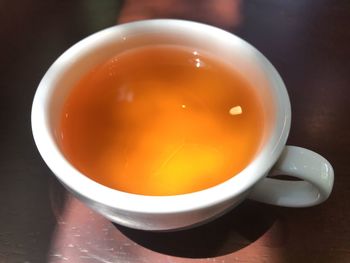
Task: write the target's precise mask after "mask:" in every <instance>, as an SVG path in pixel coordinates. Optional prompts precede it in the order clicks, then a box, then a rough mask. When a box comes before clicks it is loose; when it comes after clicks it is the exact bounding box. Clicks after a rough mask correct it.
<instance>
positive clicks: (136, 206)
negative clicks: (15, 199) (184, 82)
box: [31, 19, 291, 214]
mask: <svg viewBox="0 0 350 263" xmlns="http://www.w3.org/2000/svg"><path fill="white" fill-rule="evenodd" d="M157 26H167V27H178V26H182V27H196V28H200V29H202V30H205V31H211V32H212V33H213V34H218V35H224V36H225V37H226V38H227V39H228V41H230V40H232V41H240V42H241V43H242V44H243V45H244V46H245V47H246V48H248V49H250V50H252V51H253V52H254V55H256V56H257V57H256V58H257V60H258V61H259V64H260V65H261V67H262V68H263V69H264V70H265V71H266V72H268V74H269V76H271V77H272V78H273V79H274V83H275V85H273V87H271V89H272V93H273V95H274V97H275V98H276V102H277V103H276V111H277V113H278V114H277V115H276V121H275V122H276V125H274V128H273V132H272V133H273V137H274V138H270V140H269V141H268V142H267V143H266V145H264V147H263V150H262V151H261V152H260V153H259V154H258V156H257V157H256V158H255V159H254V160H253V161H252V162H251V163H250V164H249V165H248V166H247V167H246V168H245V169H244V170H242V171H241V172H240V173H238V174H237V175H235V176H233V177H232V178H231V179H229V180H227V181H225V182H223V183H220V184H218V185H215V186H213V187H211V188H208V189H204V190H201V191H198V192H192V193H187V194H181V195H174V196H145V195H139V194H132V193H126V192H122V191H119V190H115V189H111V188H108V187H106V186H104V185H101V184H99V183H97V182H95V181H93V180H91V179H90V178H88V177H87V176H85V175H83V174H82V173H81V172H79V171H78V170H77V169H75V168H74V167H73V166H72V165H71V164H70V163H69V162H68V161H67V160H66V159H65V157H64V155H63V154H62V153H61V151H60V149H59V147H58V146H57V145H56V143H55V139H54V136H53V134H52V131H51V129H50V126H49V122H48V112H47V111H46V110H45V109H47V103H48V100H49V97H50V95H52V91H53V85H50V84H52V83H53V81H54V78H55V77H54V76H55V75H57V73H59V72H60V71H62V70H63V69H64V67H65V63H64V62H65V61H67V60H69V59H72V57H74V56H75V54H77V52H78V51H80V50H81V49H83V48H87V47H89V46H92V45H96V40H98V39H102V40H103V39H104V38H105V37H108V36H110V35H113V34H118V33H120V32H126V31H130V30H133V29H134V28H139V27H157ZM290 123H291V108H290V101H289V97H288V93H287V90H286V87H285V85H284V83H283V81H282V79H281V77H280V75H279V74H278V72H277V70H276V69H275V68H274V66H273V65H272V64H271V63H270V62H269V61H268V60H267V58H266V57H265V56H264V55H263V54H262V53H260V52H259V51H258V50H257V49H256V48H255V47H253V46H252V45H251V44H249V43H248V42H246V41H244V40H243V39H241V38H239V37H238V36H236V35H234V34H232V33H229V32H227V31H225V30H222V29H219V28H216V27H214V26H210V25H207V24H203V23H198V22H193V21H186V20H178V19H150V20H142V21H137V22H131V23H126V24H121V25H115V26H112V27H109V28H107V29H104V30H102V31H99V32H97V33H94V34H92V35H90V36H88V37H86V38H84V39H83V40H81V41H79V42H78V43H76V44H75V45H73V46H72V47H70V48H69V49H68V50H67V51H65V52H64V53H63V54H62V55H61V56H60V57H59V58H58V59H57V60H56V61H55V62H54V63H53V64H52V65H51V67H50V68H49V69H48V71H47V72H46V74H45V75H44V77H43V78H42V80H41V82H40V83H39V86H38V88H37V91H36V93H35V96H34V100H33V105H32V112H31V124H32V133H33V137H34V141H35V143H36V146H37V148H38V150H39V152H40V154H41V156H42V158H43V159H44V161H45V163H46V164H47V165H48V167H49V168H50V169H51V171H52V172H53V173H54V174H55V175H56V177H57V178H58V180H59V181H61V183H62V184H63V185H65V186H66V187H67V188H69V189H70V190H72V192H73V194H75V195H77V196H79V197H81V198H83V199H85V200H88V201H90V202H91V201H93V202H95V203H96V204H100V205H103V206H108V207H109V208H112V209H114V210H123V211H129V212H135V213H148V214H159V213H168V214H169V213H174V214H175V213H179V212H186V211H190V210H198V209H201V208H203V207H208V206H213V205H216V204H219V203H222V202H225V201H226V200H229V199H232V198H234V197H236V196H239V195H240V194H242V193H244V192H246V191H248V190H249V189H250V188H251V187H252V186H253V185H254V184H255V183H256V182H257V181H259V180H260V179H261V178H262V177H263V176H264V175H265V174H266V173H267V172H268V171H269V169H270V168H271V167H272V165H273V164H274V163H275V162H276V161H277V159H278V157H279V156H280V154H281V152H282V150H283V148H284V146H285V143H286V140H287V137H288V134H289V129H290Z"/></svg>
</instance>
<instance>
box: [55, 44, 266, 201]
mask: <svg viewBox="0 0 350 263" xmlns="http://www.w3.org/2000/svg"><path fill="white" fill-rule="evenodd" d="M263 123H264V122H263V114H262V106H261V104H260V102H259V100H258V98H257V96H256V94H255V93H254V90H253V88H252V87H251V86H250V85H249V84H248V82H247V81H246V80H245V79H244V78H243V77H242V76H240V75H239V74H238V73H237V72H235V71H234V70H233V69H232V68H230V67H229V66H227V65H225V64H224V63H222V62H221V61H220V60H218V59H217V58H214V57H212V56H209V55H208V54H205V53H202V52H201V51H196V50H195V49H190V48H187V47H180V46H170V45H169V46H166V45H161V46H150V47H143V48H137V49H133V50H130V51H127V52H124V53H121V54H118V55H117V56H115V57H113V58H111V59H110V60H108V61H106V62H105V63H103V64H101V65H98V66H97V67H96V68H94V69H93V70H92V71H90V72H89V73H88V74H86V75H85V76H84V77H83V78H82V79H81V80H80V81H79V82H78V83H77V84H76V86H75V87H73V89H72V91H71V93H70V94H69V96H68V98H67V99H66V101H65V104H64V106H63V112H62V117H61V122H60V127H59V130H58V134H59V136H58V137H59V140H60V147H61V150H62V151H63V153H64V155H65V156H66V158H67V159H68V160H69V161H70V162H71V163H72V164H73V165H74V166H75V167H76V168H77V169H78V170H80V171H81V172H82V173H84V174H85V175H86V176H88V177H90V178H91V179H92V180H94V181H96V182H98V183H101V184H103V185H105V186H108V187H110V188H114V189H118V190H121V191H125V192H129V193H136V194H143V195H176V194H184V193H189V192H195V191H199V190H202V189H206V188H209V187H211V186H214V185H217V184H219V183H221V182H224V181H226V180H228V179H229V178H231V177H233V176H234V175H236V174H237V173H239V172H240V171H241V170H243V169H244V168H245V167H246V166H247V165H248V164H249V162H250V161H251V160H252V158H253V157H254V155H255V153H256V151H257V149H258V147H259V144H260V142H261V137H262V130H263Z"/></svg>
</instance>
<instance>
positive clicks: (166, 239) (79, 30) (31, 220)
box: [0, 0, 350, 263]
mask: <svg viewBox="0 0 350 263" xmlns="http://www.w3.org/2000/svg"><path fill="white" fill-rule="evenodd" d="M349 17H350V2H349V1H346V0H344V1H340V0H334V1H326V0H319V1H313V0H305V1H292V0H277V1H273V0H266V1H262V0H245V1H238V0H216V1H215V0H194V1H185V0H177V1H175V0H165V1H160V0H144V1H137V0H126V1H117V0H113V1H112V0H104V1H96V0H95V1H94V0H80V1H66V0H64V1H63V0H61V1H58V0H48V1H39V0H24V1H6V0H5V1H0V37H1V38H0V50H1V53H0V58H1V59H0V123H1V129H0V147H1V148H0V149H1V151H0V262H128V261H130V262H152V263H153V262H192V261H195V262H202V261H203V262H215V261H217V262H253V263H254V262H350V224H349V222H350V221H349V218H350V205H349V197H350V165H349V163H350V160H349V156H350V132H349V128H350V118H349V114H350V29H349V28H350V19H349ZM145 18H181V19H189V20H195V21H200V22H205V23H208V24H212V25H215V26H218V27H221V28H224V29H226V30H229V31H231V32H233V33H235V34H237V35H238V36H240V37H242V38H243V39H245V40H247V41H248V42H250V43H251V44H253V45H254V46H255V47H256V48H258V49H259V50H260V51H261V52H262V53H263V54H265V56H266V57H267V58H268V59H269V60H270V61H271V62H272V64H274V66H275V67H276V68H277V70H278V71H279V72H280V74H281V76H282V78H283V79H284V81H285V84H286V86H287V89H288V93H289V95H290V100H291V104H292V128H291V132H290V137H289V140H288V144H291V145H297V146H301V147H306V148H309V149H311V150H314V151H316V152H318V153H320V154H322V155H323V156H324V157H326V158H327V159H328V160H329V161H330V162H331V163H332V165H333V166H334V170H335V176H336V177H335V184H334V190H333V194H332V195H331V197H330V199H329V200H327V201H326V202H325V203H324V204H321V205H319V206H317V207H313V208H305V209H288V208H280V207H273V206H268V205H263V204H259V203H255V202H251V201H246V202H244V203H243V204H242V205H241V206H240V207H238V208H237V209H236V210H234V211H233V212H231V213H229V214H228V215H226V216H224V217H222V218H220V219H218V220H216V221H214V222H212V223H210V224H207V225H205V226H202V227H199V228H196V229H192V230H188V231H182V232H178V233H166V234H155V233H144V232H141V231H135V230H129V229H126V228H123V227H120V226H115V225H112V224H111V223H110V222H108V221H107V220H104V219H103V218H101V217H99V216H98V215H96V214H94V213H92V212H91V211H89V210H88V209H87V208H86V207H85V206H82V205H81V204H80V203H79V202H78V201H77V200H75V199H74V198H72V197H70V196H69V194H67V193H66V192H65V191H64V190H63V189H62V188H61V187H60V185H59V184H58V183H57V182H56V180H55V179H54V177H53V176H52V174H51V173H50V171H49V170H48V168H47V167H46V165H45V164H44V162H43V161H42V159H41V157H40V156H39V154H38V152H37V150H36V147H35V145H34V142H33V139H32V134H31V128H30V111H31V103H32V99H33V96H34V93H35V90H36V88H37V85H38V83H39V81H40V79H41V77H42V76H43V75H44V73H45V71H46V70H47V69H48V67H49V66H50V65H51V63H53V62H54V60H55V59H56V58H57V57H58V56H59V55H60V54H61V53H62V52H64V51H65V50H66V49H67V48H68V47H70V46H71V45H73V44H74V43H75V42H77V41H79V40H81V39H82V38H84V37H86V36H88V35H89V34H91V33H93V32H96V31H98V30H100V29H103V28H106V27H108V26H112V25H114V24H116V23H122V22H128V21H132V20H138V19H145ZM65 209H66V210H65ZM65 211H68V212H69V213H68V212H65ZM84 213H85V214H84ZM82 214H84V215H86V217H85V216H82ZM83 217H84V218H85V219H84V220H87V221H84V220H83V219H82V218H83ZM81 220H83V221H81ZM89 220H90V221H89ZM96 222H99V223H98V224H97V223H96ZM68 225H69V227H70V229H71V230H69V231H68ZM73 225H74V226H73ZM77 225H78V226H77ZM82 226H84V227H82ZM102 226H103V227H102ZM73 227H75V228H77V227H80V228H79V229H80V230H79V231H80V232H79V233H80V234H79V235H78V234H76V233H75V232H74V233H72V232H71V231H73V230H74V231H75V230H76V229H73ZM72 229H73V230H72ZM105 229H107V230H105ZM103 231H105V232H106V231H107V232H108V236H109V241H108V240H107V239H104V238H102V234H101V233H102V232H103ZM76 235H78V236H77V237H83V239H84V240H83V241H82V239H73V237H74V236H76ZM106 235H107V234H106ZM99 236H101V238H99ZM67 238H68V239H69V238H71V239H69V241H67V240H66V239H67ZM90 239H91V242H90V241H89V240H90ZM57 240H58V241H57ZM59 240H63V241H62V242H61V243H60V242H59ZM66 241H67V242H66ZM92 241H93V242H92ZM89 242H90V244H88V243H89ZM58 243H59V244H60V245H57V244H58ZM63 243H64V244H65V245H62V244H63ZM91 243H92V244H91ZM83 244H85V246H86V245H87V244H88V245H89V246H90V247H89V248H90V251H91V248H92V249H94V250H93V251H94V253H92V254H91V253H90V252H86V251H85V250H88V249H85V248H84V245H83ZM126 244H129V245H126ZM130 244H131V245H130ZM75 247H78V248H79V249H78V250H77V252H76V253H75V252H74V251H75V250H74V248H75ZM107 247H108V249H109V250H108V251H109V252H106V251H107V250H106V251H105V250H104V252H101V251H102V250H103V249H106V248H107ZM126 248H128V249H126ZM72 251H73V252H72ZM89 253H90V254H89ZM67 255H69V257H68V256H67Z"/></svg>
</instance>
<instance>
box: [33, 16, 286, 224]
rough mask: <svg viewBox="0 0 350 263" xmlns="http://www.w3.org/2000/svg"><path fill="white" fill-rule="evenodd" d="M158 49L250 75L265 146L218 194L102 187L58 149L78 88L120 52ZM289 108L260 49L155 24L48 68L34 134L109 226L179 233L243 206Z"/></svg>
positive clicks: (128, 30)
mask: <svg viewBox="0 0 350 263" xmlns="http://www.w3.org/2000/svg"><path fill="white" fill-rule="evenodd" d="M157 44H171V45H181V46H187V47H191V48H195V49H198V50H201V51H205V52H207V53H210V54H213V55H214V56H216V57H219V58H221V59H222V60H223V61H225V62H226V63H227V64H230V66H231V67H233V68H234V70H235V71H237V72H238V73H240V74H241V75H242V76H244V77H245V78H246V79H247V80H248V82H250V84H251V86H252V87H253V88H254V89H255V92H256V94H257V95H258V97H259V99H260V101H261V103H262V105H263V116H264V131H263V133H262V134H263V138H262V143H261V146H260V148H259V150H258V152H257V154H256V156H255V158H254V160H253V161H252V162H251V163H250V165H248V166H247V167H246V168H245V169H244V170H243V171H242V172H241V173H239V174H238V175H236V176H234V177H233V178H231V179H229V180H228V181H226V182H224V183H222V184H220V185H217V186H214V187H212V188H209V189H206V190H203V191H199V192H195V193H190V194H184V195H178V196H163V197H160V196H158V197H151V196H141V195H135V194H128V193H123V192H120V191H117V190H113V189H110V188H107V187H105V186H103V185H100V184H98V183H96V182H94V181H92V180H91V179H89V178H88V177H86V176H84V175H82V174H81V173H80V172H79V171H77V170H76V169H75V168H74V167H73V166H72V165H70V164H69V163H68V161H67V160H66V159H65V158H64V155H63V154H62V153H61V151H60V149H59V144H58V140H57V136H58V135H57V134H55V133H56V131H57V130H58V129H57V127H58V125H59V120H60V115H61V111H62V107H63V104H64V102H65V100H66V98H67V96H68V94H69V92H70V90H71V88H72V87H74V84H75V83H76V82H77V81H78V80H80V79H81V77H83V76H84V75H85V74H86V73H87V72H89V71H90V70H91V69H92V68H94V67H95V66H96V65H98V64H101V63H103V62H105V61H107V60H108V59H110V58H111V57H113V56H115V55H116V54H118V53H121V52H123V51H126V50H130V49H133V48H137V47H142V46H147V45H157ZM289 126H290V104H289V99H288V95H287V92H286V89H285V87H284V84H283V82H282V80H281V78H280V77H279V75H278V73H277V71H276V70H275V69H274V68H273V66H272V65H271V64H270V63H269V62H268V61H267V59H266V58H265V57H264V56H263V55H262V54H261V53H260V52H258V51H257V50H256V49H255V48H254V47H252V46H251V45H250V44H248V43H246V42H245V41H243V40H241V39H240V38H238V37H236V36H234V35H232V34H230V33H228V32H226V31H223V30H221V29H218V28H215V27H212V26H208V25H204V24H199V23H195V22H188V21H180V20H149V21H140V22H134V23H129V24H124V25H120V26H115V27H112V28H109V29H106V30H103V31H101V32H98V33H96V34H94V35H92V36H90V37H88V38H86V39H84V40H82V41H80V42H79V43H77V44H76V45H74V46H73V47H71V48H70V49H69V50H67V51H66V52H65V53H64V54H63V55H61V57H59V58H58V59H57V60H56V62H55V63H54V64H53V65H52V66H51V67H50V69H49V70H48V71H47V73H46V75H45V76H44V78H43V79H42V81H41V83H40V85H39V88H38V91H37V93H36V95H35V99H34V103H33V109H32V128H33V135H34V139H35V142H36V144H37V147H38V149H39V151H40V153H41V155H42V157H43V159H44V160H45V162H46V163H47V164H48V166H49V167H50V169H51V170H52V171H53V172H54V173H55V175H56V176H57V178H58V179H59V180H60V181H61V183H62V184H63V185H64V186H65V187H66V188H67V189H68V190H70V191H71V192H72V193H73V194H74V195H75V196H77V197H78V198H79V199H80V200H82V201H83V202H84V203H85V204H87V205H88V206H90V207H91V208H93V209H94V210H96V211H98V212H99V213H101V214H103V215H104V216H105V217H107V218H109V219H110V220H112V221H114V222H116V223H119V224H122V225H125V226H128V227H132V228H139V229H145V230H168V229H178V228H183V227H186V226H190V225H194V224H197V223H199V222H203V221H207V220H209V219H211V218H213V217H216V216H218V215H220V214H221V213H223V212H224V211H226V210H228V209H230V208H231V207H233V206H235V205H237V204H238V203H239V202H241V201H242V200H243V199H244V198H246V196H247V195H248V193H249V190H250V189H251V187H252V186H253V185H254V184H255V183H256V182H257V181H259V180H260V179H261V178H263V177H264V176H265V175H266V173H267V172H268V170H269V169H270V168H271V167H272V165H273V164H274V163H275V162H276V160H277V158H278V157H279V155H280V153H281V151H282V150H283V148H284V145H285V142H286V139H287V136H288V131H289Z"/></svg>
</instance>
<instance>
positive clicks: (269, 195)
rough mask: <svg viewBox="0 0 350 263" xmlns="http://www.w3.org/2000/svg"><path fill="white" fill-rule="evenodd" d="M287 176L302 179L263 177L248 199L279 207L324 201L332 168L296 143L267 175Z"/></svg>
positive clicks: (286, 150) (329, 187)
mask: <svg viewBox="0 0 350 263" xmlns="http://www.w3.org/2000/svg"><path fill="white" fill-rule="evenodd" d="M276 175H288V176H292V177H296V178H298V179H301V180H302V181H290V180H280V179H273V178H264V179H262V180H261V181H260V182H258V183H257V184H256V185H255V186H254V188H253V190H252V192H251V193H250V196H249V198H250V199H253V200H256V201H259V202H263V203H267V204H272V205H278V206H286V207H307V206H314V205H317V204H319V203H322V202H323V201H325V200H326V199H327V198H328V196H329V195H330V193H331V191H332V188H333V182H334V171H333V168H332V166H331V164H330V163H329V162H328V161H327V160H326V159H325V158H324V157H322V156H321V155H319V154H317V153H315V152H313V151H310V150H307V149H304V148H301V147H296V146H286V147H285V149H284V150H283V152H282V155H281V156H280V158H279V160H278V161H277V163H276V164H275V165H274V167H273V168H272V169H271V171H270V172H269V176H270V177H273V176H276Z"/></svg>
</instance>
